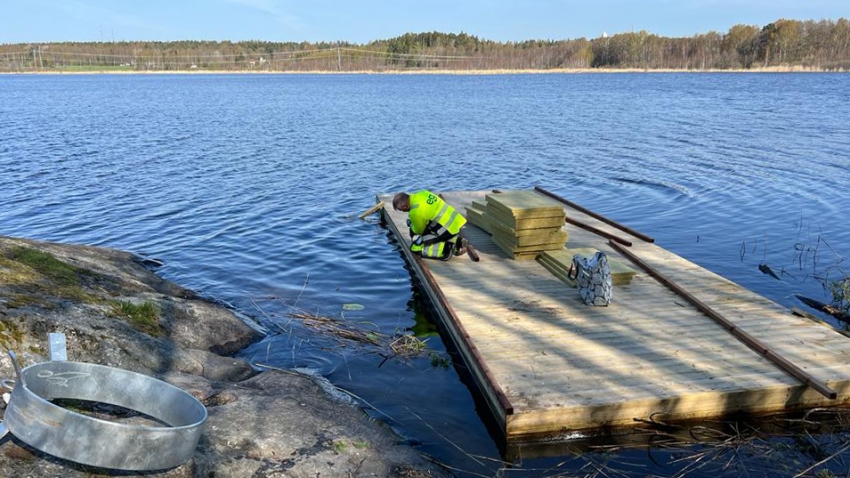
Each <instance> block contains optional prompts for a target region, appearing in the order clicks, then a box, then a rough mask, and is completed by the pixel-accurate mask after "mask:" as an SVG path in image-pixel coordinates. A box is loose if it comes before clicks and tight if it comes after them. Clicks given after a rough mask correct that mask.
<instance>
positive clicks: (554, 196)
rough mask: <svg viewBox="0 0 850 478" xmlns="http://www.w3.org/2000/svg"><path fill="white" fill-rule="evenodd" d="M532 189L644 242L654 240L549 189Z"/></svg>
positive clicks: (537, 187) (538, 187)
mask: <svg viewBox="0 0 850 478" xmlns="http://www.w3.org/2000/svg"><path fill="white" fill-rule="evenodd" d="M534 190H535V191H537V192H539V193H541V194H543V195H545V196H549V197H550V198H552V199H554V200H556V201H559V202H562V203H564V204H566V205H567V206H570V207H571V208H573V209H576V210H579V211H581V212H583V213H585V214H587V215H588V216H590V217H593V218H596V219H599V220H600V221H602V222H604V223H605V224H608V225H610V226H614V227H616V228H617V229H619V230H621V231H623V232H627V233H629V234H631V235H633V236H635V237H637V238H638V239H641V240H644V241H646V242H655V239H653V238H652V237H650V236H647V235H646V234H644V233H642V232H639V231H636V230H634V229H632V228H630V227H629V226H626V225H623V224H620V223H619V222H617V221H615V220H613V219H609V218H607V217H605V216H603V215H602V214H599V213H597V212H594V211H591V210H590V209H587V208H586V207H584V206H581V205H579V204H576V203H574V202H572V201H570V200H569V199H567V198H564V197H561V196H558V195H557V194H555V193H553V192H550V191H547V190H545V189H543V188H541V187H540V186H534Z"/></svg>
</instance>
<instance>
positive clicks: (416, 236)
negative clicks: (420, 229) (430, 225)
mask: <svg viewBox="0 0 850 478" xmlns="http://www.w3.org/2000/svg"><path fill="white" fill-rule="evenodd" d="M410 239H411V241H412V242H413V245H414V246H421V245H422V236H420V235H419V234H414V235H413V237H411V238H410Z"/></svg>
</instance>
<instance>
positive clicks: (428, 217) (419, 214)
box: [408, 190, 466, 235]
mask: <svg viewBox="0 0 850 478" xmlns="http://www.w3.org/2000/svg"><path fill="white" fill-rule="evenodd" d="M408 217H409V218H410V230H411V231H413V233H414V234H420V235H422V234H424V233H425V232H426V231H427V232H428V233H429V234H434V235H440V234H442V233H443V232H444V231H448V232H449V233H451V234H452V235H454V234H457V233H458V232H460V228H461V227H463V226H464V224H466V218H465V217H463V216H462V215H461V214H460V213H459V212H457V211H456V210H455V208H453V207H452V206H450V205H449V203H447V202H445V201H443V199H442V198H440V196H437V195H436V194H434V193H432V192H431V191H427V190H425V191H419V192H416V193H413V194H411V195H410V212H409V213H408Z"/></svg>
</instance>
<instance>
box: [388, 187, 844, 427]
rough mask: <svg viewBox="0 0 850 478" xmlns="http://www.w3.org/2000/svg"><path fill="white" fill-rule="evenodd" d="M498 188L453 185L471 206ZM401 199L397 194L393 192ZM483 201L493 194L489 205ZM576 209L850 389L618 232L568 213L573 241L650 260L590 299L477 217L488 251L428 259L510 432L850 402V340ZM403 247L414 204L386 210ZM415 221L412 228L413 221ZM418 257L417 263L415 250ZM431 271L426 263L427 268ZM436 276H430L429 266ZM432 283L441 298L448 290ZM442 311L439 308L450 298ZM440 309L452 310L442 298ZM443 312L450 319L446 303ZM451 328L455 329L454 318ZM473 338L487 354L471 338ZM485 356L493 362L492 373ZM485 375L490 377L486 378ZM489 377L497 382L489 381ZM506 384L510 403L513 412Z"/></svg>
mask: <svg viewBox="0 0 850 478" xmlns="http://www.w3.org/2000/svg"><path fill="white" fill-rule="evenodd" d="M485 194H492V193H490V192H457V193H444V194H443V197H444V198H445V199H446V200H447V201H448V202H449V203H451V204H452V205H453V206H454V207H455V208H457V209H458V210H461V211H462V210H464V209H463V208H465V207H467V206H471V205H472V203H473V202H476V203H484V202H485ZM379 199H381V200H385V201H386V200H387V199H388V197H386V196H383V197H382V196H379ZM479 205H480V204H479ZM563 209H564V211H565V214H566V215H567V216H568V217H570V218H573V219H576V220H578V221H581V222H584V223H587V224H588V225H591V226H592V227H595V228H598V229H599V230H602V231H606V232H609V233H611V234H615V235H618V236H621V237H624V238H626V239H628V240H630V241H632V242H633V243H634V245H633V247H631V248H630V249H629V250H630V251H631V252H633V253H634V254H635V255H637V256H638V257H640V258H641V260H643V261H646V262H647V263H649V264H651V265H652V267H654V268H656V269H657V270H659V271H661V272H662V273H663V274H665V275H666V276H668V277H669V278H671V279H672V280H674V281H675V282H676V283H677V284H678V285H679V286H681V287H683V288H684V289H686V290H687V291H688V292H689V293H691V294H692V295H694V296H696V297H697V298H698V299H699V300H701V301H703V302H704V303H706V304H708V305H709V306H710V307H712V308H713V309H715V310H716V311H718V312H719V313H721V314H723V315H724V316H725V317H726V318H727V319H728V320H730V321H732V322H734V324H735V326H736V327H740V328H741V329H742V330H746V331H747V332H748V333H749V334H750V335H752V336H754V337H757V338H758V339H759V340H760V341H762V342H763V343H765V344H766V345H767V346H769V347H772V348H774V349H775V350H776V351H777V352H778V353H781V354H782V355H783V356H784V357H786V358H787V359H788V360H790V361H792V362H793V363H795V364H796V365H797V366H799V367H801V368H804V369H805V370H806V371H807V373H809V374H811V375H812V376H814V377H816V378H818V379H819V380H824V381H826V382H828V383H829V384H830V386H831V387H832V388H833V389H834V390H836V391H838V393H839V396H838V399H837V400H832V401H830V400H828V399H826V398H825V397H823V396H822V395H820V394H819V393H817V392H816V391H815V390H813V389H811V388H808V387H806V386H804V385H802V384H801V383H800V382H799V381H798V380H797V379H796V378H794V377H791V376H790V375H788V374H787V373H786V372H783V371H782V370H780V369H779V368H777V366H776V365H775V364H773V363H771V362H770V361H769V360H767V359H765V358H764V357H762V356H761V355H759V354H758V353H756V352H754V351H753V350H751V349H750V348H748V347H747V346H746V345H744V344H743V343H741V342H740V341H738V340H737V339H736V338H735V337H733V336H732V335H730V334H729V333H728V331H726V330H725V329H724V328H723V327H721V326H720V325H718V324H716V323H714V322H713V321H712V320H711V319H710V318H709V317H707V316H706V315H705V314H703V313H702V312H700V311H699V310H697V309H696V308H695V307H693V306H691V305H690V304H689V303H688V302H686V301H685V300H684V299H682V298H681V297H679V296H678V295H676V294H675V293H674V292H672V291H670V290H669V289H667V288H666V287H665V286H664V285H662V284H660V283H659V282H658V281H656V280H655V279H653V278H652V277H650V276H648V275H647V274H644V273H643V271H642V270H640V269H639V268H637V267H636V266H634V265H633V264H632V263H631V261H629V260H628V259H627V258H625V257H623V256H621V255H620V254H619V253H618V252H616V251H614V250H613V249H612V248H611V247H610V246H609V245H608V244H607V239H605V238H602V237H600V236H597V235H595V234H593V233H592V232H589V231H587V230H584V229H582V228H578V227H575V226H572V225H571V224H566V225H564V226H563V228H562V230H563V231H565V232H566V233H567V236H568V242H567V244H566V247H568V248H570V249H573V248H593V249H598V250H601V251H604V252H605V253H606V254H609V255H610V256H611V257H612V259H616V260H617V261H620V262H622V263H623V264H624V265H626V266H628V267H632V268H635V269H636V270H638V273H637V275H635V276H634V278H633V280H632V281H631V283H630V284H629V285H624V286H615V288H614V302H613V303H612V304H611V305H610V306H609V307H589V306H586V305H584V303H583V302H581V300H580V298H579V297H578V292H577V291H576V290H575V289H572V288H570V287H568V286H567V285H566V284H564V283H563V282H561V281H560V279H558V278H557V277H555V276H554V275H553V274H552V273H550V272H549V271H548V270H547V269H546V268H545V267H543V266H542V265H541V264H539V263H537V262H536V261H514V260H511V259H509V258H508V255H507V254H506V253H504V252H502V250H501V249H500V248H499V247H498V245H496V244H495V243H494V241H493V239H492V237H491V236H490V235H489V234H487V233H486V232H484V231H482V230H481V229H479V228H478V227H476V226H474V225H472V224H470V225H468V226H467V227H466V229H465V234H466V236H467V237H468V238H469V239H470V241H471V243H472V244H473V245H474V246H475V247H476V250H477V251H478V253H479V255H480V257H481V261H480V262H478V263H474V262H471V261H468V260H466V259H465V258H463V257H460V258H453V259H452V260H451V261H448V262H440V261H428V265H429V270H430V273H431V275H432V276H433V278H434V279H435V282H436V284H437V287H438V288H439V294H442V295H443V296H444V297H445V299H446V300H447V301H448V302H450V304H451V308H452V311H453V313H454V317H455V319H453V320H457V322H458V323H459V324H458V325H459V326H460V327H454V329H458V328H461V329H462V330H463V331H464V333H465V334H467V336H466V337H465V338H464V337H459V336H458V333H457V331H455V333H453V334H450V335H452V336H451V339H452V341H454V342H456V345H457V346H458V348H459V350H460V351H461V353H462V356H463V357H464V361H465V362H469V363H467V364H466V365H467V367H468V368H469V369H470V370H471V371H472V373H473V375H474V377H476V382H479V381H486V380H492V381H494V382H496V383H494V384H491V385H489V390H485V391H484V392H485V393H484V396H485V399H486V400H487V401H488V405H489V406H490V408H491V410H493V412H494V416H495V417H496V418H497V421H498V422H499V423H500V424H501V426H502V427H503V428H504V430H503V431H504V433H505V435H506V437H507V438H508V440H510V439H513V438H514V437H520V436H525V435H536V434H545V433H551V432H555V431H560V430H564V429H582V428H593V427H596V426H601V425H628V424H630V423H633V418H648V416H649V415H650V414H652V413H655V412H662V413H665V414H667V416H666V417H665V419H676V418H680V419H686V418H701V417H702V418H705V417H714V416H718V415H722V414H724V413H729V412H738V411H742V410H743V411H750V412H766V411H774V410H782V409H787V408H802V407H807V406H824V405H839V404H845V403H848V402H850V370H845V369H847V367H844V366H843V364H845V363H846V362H847V359H848V358H850V339H848V338H847V337H845V336H843V335H841V334H839V333H837V332H836V331H834V330H832V329H831V328H829V327H826V326H824V325H822V324H817V323H815V322H813V321H810V320H808V319H805V318H801V317H796V316H793V315H791V314H789V313H788V311H787V310H786V309H784V308H783V307H781V306H779V305H777V304H775V303H773V302H771V301H769V300H768V299H766V298H763V297H761V296H759V295H757V294H755V293H753V292H751V291H748V290H746V289H744V288H742V287H740V286H738V285H737V284H735V283H733V282H731V281H729V280H727V279H725V278H723V277H721V276H719V275H717V274H714V273H712V272H710V271H707V270H705V269H703V268H702V267H700V266H698V265H696V264H694V263H692V262H690V261H687V260H685V259H683V258H681V257H679V256H677V255H675V254H673V253H672V252H670V251H667V250H664V249H663V248H661V247H660V246H658V245H656V244H651V243H646V242H643V241H642V240H641V239H639V238H635V237H632V236H631V235H629V234H628V233H624V232H623V231H622V230H619V229H617V228H615V227H613V226H610V225H608V224H606V223H603V222H601V221H599V220H597V219H595V218H593V217H591V216H588V215H586V214H584V213H582V212H580V211H577V210H575V209H572V208H570V207H568V206H564V208H563ZM382 214H383V216H384V218H385V219H386V220H387V221H389V222H390V223H392V225H391V227H390V229H391V230H392V231H393V233H394V234H396V237H397V239H398V240H399V241H400V243H401V245H402V248H406V247H407V245H408V244H409V239H408V236H407V234H406V226H405V225H404V220H405V219H406V217H405V215H404V214H401V213H397V212H395V211H388V210H386V209H385V210H384V211H383V212H382ZM402 231H403V232H404V233H400V232H402ZM405 258H407V259H408V262H410V261H411V257H410V255H409V254H407V253H406V252H405ZM412 269H413V270H414V273H415V274H416V275H417V276H419V275H420V274H422V271H421V270H420V269H419V268H417V267H413V268H412ZM420 279H422V277H420ZM432 289H433V288H431V287H428V288H426V291H425V292H426V293H427V295H428V296H429V297H431V299H432V300H434V296H435V295H437V294H438V291H435V290H432ZM438 309H439V308H438ZM438 312H439V310H438ZM439 315H440V320H441V321H446V320H449V318H448V317H447V314H446V313H445V311H443V312H440V313H439ZM448 328H449V329H452V328H453V327H452V326H451V324H449V327H448ZM468 347H473V348H474V351H475V357H477V358H474V357H473V354H472V353H471V352H470V351H469V350H466V351H465V350H464V349H466V348H468ZM475 360H479V361H480V362H482V363H483V364H485V365H486V368H487V372H488V373H483V372H482V370H480V369H481V364H480V363H475ZM480 386H482V385H481V384H479V387H480ZM484 387H485V388H487V387H488V385H486V384H485V385H484ZM494 390H501V391H502V392H503V393H504V394H505V397H506V400H507V401H509V402H510V404H511V408H510V411H509V412H506V411H505V410H504V409H503V410H501V411H500V404H499V403H498V400H497V394H496V393H494Z"/></svg>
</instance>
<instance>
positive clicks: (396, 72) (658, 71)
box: [0, 66, 850, 76]
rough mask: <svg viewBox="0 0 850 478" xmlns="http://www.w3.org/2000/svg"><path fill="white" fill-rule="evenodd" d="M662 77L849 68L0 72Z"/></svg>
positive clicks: (40, 72) (47, 72)
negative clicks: (633, 75) (616, 75)
mask: <svg viewBox="0 0 850 478" xmlns="http://www.w3.org/2000/svg"><path fill="white" fill-rule="evenodd" d="M634 73H644V74H663V73H680V74H742V73H748V74H759V73H765V74H769V73H773V74H776V73H835V74H842V73H844V74H846V73H850V68H848V69H824V68H819V69H818V68H806V67H794V66H775V67H766V68H750V69H744V68H738V69H727V70H721V69H710V70H676V69H672V68H665V69H649V68H643V69H641V68H561V69H549V70H529V69H522V70H506V69H500V70H446V69H439V70H426V69H408V70H380V71H379V70H351V71H333V70H309V71H288V70H280V71H277V70H265V71H262V70H261V71H252V70H131V69H122V70H116V69H108V68H104V69H96V68H93V69H88V70H62V69H52V70H34V71H0V76H17V75H24V76H26V75H57V76H64V75H249V76H250V75H400V76H404V75H457V76H466V75H468V76H476V75H482V76H483V75H594V74H634Z"/></svg>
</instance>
